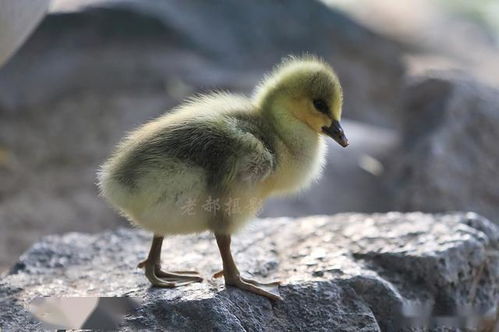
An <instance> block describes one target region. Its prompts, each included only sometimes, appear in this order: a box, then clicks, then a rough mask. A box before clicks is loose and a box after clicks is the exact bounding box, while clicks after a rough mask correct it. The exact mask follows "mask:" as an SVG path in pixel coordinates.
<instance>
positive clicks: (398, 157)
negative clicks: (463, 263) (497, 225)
mask: <svg viewBox="0 0 499 332" xmlns="http://www.w3.org/2000/svg"><path fill="white" fill-rule="evenodd" d="M403 117H404V127H403V129H402V133H403V137H402V143H401V147H400V152H399V153H394V154H393V156H394V157H392V158H391V161H390V162H389V164H391V165H393V168H392V170H393V171H389V172H387V174H388V175H389V176H390V177H391V180H392V184H393V187H394V189H395V192H396V197H397V199H396V202H395V204H396V205H395V209H397V210H409V211H411V210H422V211H427V212H441V211H449V210H458V209H466V210H472V211H476V212H477V213H480V214H482V215H484V216H485V217H487V218H490V219H491V220H493V221H495V222H498V221H499V186H498V185H497V183H499V172H498V171H497V165H499V149H498V147H497V142H499V90H496V89H492V88H489V87H486V86H484V85H481V84H479V83H478V82H476V81H473V80H471V79H469V78H466V77H463V76H456V75H452V74H450V73H444V72H440V73H438V72H435V73H432V74H429V76H425V77H420V78H419V79H416V80H415V81H414V82H413V83H412V84H411V85H410V86H409V87H408V88H407V91H406V101H405V107H404V113H403Z"/></svg>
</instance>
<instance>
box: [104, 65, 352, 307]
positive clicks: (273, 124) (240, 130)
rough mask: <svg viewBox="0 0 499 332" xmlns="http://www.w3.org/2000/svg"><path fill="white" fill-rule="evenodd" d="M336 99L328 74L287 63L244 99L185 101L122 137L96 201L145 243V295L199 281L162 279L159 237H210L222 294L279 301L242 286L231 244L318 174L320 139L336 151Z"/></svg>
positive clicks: (182, 274) (175, 275)
mask: <svg viewBox="0 0 499 332" xmlns="http://www.w3.org/2000/svg"><path fill="white" fill-rule="evenodd" d="M342 103H343V93H342V88H341V85H340V83H339V80H338V78H337V76H336V74H335V72H334V71H333V69H332V68H331V67H330V66H329V65H328V64H327V63H326V62H324V61H323V60H320V59H318V58H316V57H313V56H303V57H288V58H285V59H284V60H283V61H282V62H281V64H279V65H278V66H276V67H275V69H274V70H273V71H272V72H271V73H270V74H269V75H267V76H266V77H265V78H264V79H263V81H262V82H261V83H260V84H259V85H258V86H257V87H256V88H255V91H254V93H253V96H252V97H251V98H248V97H245V96H242V95H237V94H230V93H222V92H214V93H211V94H208V95H202V96H196V97H192V98H191V99H190V100H188V101H187V102H185V103H184V104H182V105H180V106H178V107H177V108H175V109H173V110H172V111H171V112H168V113H167V114H165V115H163V116H160V117H159V118H157V119H155V120H153V121H151V122H149V123H146V124H144V125H143V126H141V127H139V128H138V129H136V130H135V131H133V132H131V133H130V134H129V135H128V136H127V137H126V138H124V139H123V140H122V142H121V143H120V144H119V145H118V147H117V148H116V150H115V152H114V154H113V155H112V156H111V157H110V158H109V160H107V161H106V162H105V164H104V165H103V166H102V167H101V169H100V171H99V173H98V185H99V188H100V192H101V194H102V196H103V197H105V199H106V200H107V201H108V202H109V203H110V204H111V205H112V206H113V207H114V208H116V209H117V210H118V211H119V212H121V213H122V214H123V215H124V216H125V217H127V218H128V219H129V220H130V221H131V222H132V223H133V224H135V225H138V226H141V227H143V228H145V229H146V230H149V231H151V232H153V233H154V236H153V240H152V245H151V248H150V251H149V255H148V257H147V258H146V259H145V260H144V261H142V262H141V263H139V266H138V267H140V268H145V275H146V277H147V278H148V279H149V281H150V282H151V283H152V285H154V286H158V287H175V286H180V285H185V284H189V283H192V282H199V281H202V278H201V277H200V276H199V273H197V272H196V271H170V272H167V271H163V270H161V264H160V254H161V246H162V243H163V239H164V236H165V235H169V234H187V233H197V232H203V231H207V230H208V231H211V232H213V233H214V234H215V238H216V242H217V245H218V248H219V251H220V255H221V257H222V263H223V271H220V272H219V273H217V274H215V275H214V276H215V277H216V276H222V275H223V276H224V279H225V284H226V285H229V286H234V287H238V288H240V289H243V290H246V291H249V292H253V293H256V294H259V295H263V296H266V297H268V298H271V299H278V298H279V297H278V296H277V295H275V294H273V293H271V292H268V291H266V290H264V289H263V288H262V287H261V286H265V285H271V286H275V285H278V283H267V284H263V283H259V282H257V281H254V280H250V279H247V278H243V277H242V276H241V275H240V273H239V270H238V269H237V267H236V264H235V262H234V259H233V257H232V254H231V249H230V244H231V235H232V234H234V233H235V232H236V231H237V230H239V229H240V228H241V227H242V226H243V225H244V224H245V223H246V222H247V221H248V220H250V219H251V218H253V217H254V216H255V215H256V214H257V213H258V211H259V210H260V208H261V206H262V204H263V202H264V200H265V199H266V198H267V197H270V196H274V195H283V194H289V193H294V192H297V191H299V190H301V189H304V188H305V187H307V186H308V185H310V184H311V183H312V182H313V180H314V179H317V178H318V177H319V175H320V173H321V169H322V167H323V165H324V160H325V153H326V147H325V142H324V140H323V135H327V136H329V137H331V138H333V139H334V140H335V141H336V142H338V143H339V144H340V145H341V146H343V147H346V146H347V145H348V141H347V139H346V137H345V135H344V132H343V130H342V128H341V126H340V118H341V112H342Z"/></svg>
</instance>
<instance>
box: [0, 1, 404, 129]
mask: <svg viewBox="0 0 499 332" xmlns="http://www.w3.org/2000/svg"><path fill="white" fill-rule="evenodd" d="M89 3H90V4H91V6H89ZM276 20H278V22H279V24H276ZM302 53H312V54H317V55H319V56H322V57H324V58H325V59H326V60H328V61H329V62H331V63H332V64H333V65H334V66H335V68H336V69H337V71H338V73H339V76H340V77H341V80H342V82H343V85H344V89H345V114H347V116H348V117H351V118H353V119H364V120H367V121H368V122H370V123H372V124H382V125H389V124H393V122H392V118H393V116H394V114H395V110H396V109H397V107H398V102H399V100H400V98H399V96H400V93H399V92H400V91H401V87H402V84H401V83H402V82H403V74H404V67H403V64H402V59H401V50H400V48H399V46H398V45H397V44H396V43H394V42H391V41H390V40H387V39H386V38H383V37H382V36H380V35H377V34H375V33H373V32H371V31H370V30H368V29H366V28H364V27H363V26H361V25H359V24H358V23H356V22H355V21H353V20H351V19H350V18H349V17H347V16H346V15H345V14H343V13H341V12H340V11H338V10H335V9H332V8H330V7H328V6H326V5H325V4H323V3H322V2H320V1H316V0H314V1H306V2H303V1H299V0H292V1H286V2H280V1H270V0H266V1H262V2H261V3H259V4H258V5H257V6H256V5H254V4H253V3H245V2H241V1H237V0H217V1H212V2H210V3H209V4H208V3H205V2H203V1H199V0H189V1H182V0H175V1H126V0H118V1H116V0H92V1H90V2H89V1H72V3H71V4H65V3H64V2H60V3H56V4H55V5H54V6H53V8H52V10H51V13H50V15H48V16H47V17H46V18H45V19H44V21H43V22H42V24H41V25H40V26H39V28H38V29H37V30H36V31H35V34H34V35H33V36H31V38H30V39H29V41H28V42H27V43H26V44H25V45H24V46H23V48H22V49H21V51H20V52H19V54H17V55H16V57H14V58H13V59H12V60H11V62H10V63H9V65H8V66H6V67H5V68H3V69H2V70H1V71H0V107H3V108H6V109H13V108H18V107H20V106H22V105H33V104H40V103H47V102H50V101H52V100H54V99H57V98H60V97H61V96H64V95H67V94H75V93H76V94H78V93H81V91H91V92H92V93H97V94H100V95H107V94H108V93H109V92H114V91H123V90H132V91H134V90H137V89H140V90H145V89H146V90H149V89H156V91H157V90H160V91H161V92H164V88H165V87H167V89H168V88H172V89H175V87H176V85H177V82H176V81H178V80H180V81H181V82H183V83H184V84H186V85H191V86H194V87H195V89H197V90H199V89H207V88H218V89H222V88H231V87H236V88H239V89H241V90H243V91H245V92H248V91H249V90H251V88H252V87H253V86H254V84H255V83H256V80H258V79H260V77H261V74H262V73H263V72H264V71H267V70H269V69H270V68H271V67H272V66H273V65H274V64H275V63H277V62H279V61H280V59H281V58H282V57H283V56H286V55H289V54H302ZM35 55H36V56H35ZM381 78H382V79H381ZM47 82H51V84H46V83H47Z"/></svg>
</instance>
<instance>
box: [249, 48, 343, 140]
mask: <svg viewBox="0 0 499 332" xmlns="http://www.w3.org/2000/svg"><path fill="white" fill-rule="evenodd" d="M254 100H255V103H256V104H257V106H258V107H259V108H260V109H261V110H262V112H264V113H269V114H272V116H273V117H274V118H276V121H280V122H283V123H286V122H293V121H300V122H302V123H304V124H305V125H306V126H308V127H309V128H310V129H312V130H314V131H315V132H317V133H320V134H325V135H328V136H329V137H331V138H333V139H334V140H335V141H336V142H338V143H339V144H340V145H341V146H343V147H346V146H347V145H348V140H347V139H346V137H345V134H344V132H343V129H342V128H341V126H340V120H341V110H342V105H343V92H342V89H341V85H340V82H339V80H338V77H337V76H336V74H335V72H334V71H333V69H332V68H331V67H330V66H329V65H328V64H327V63H325V62H324V61H322V60H320V59H318V58H316V57H313V56H304V57H288V58H286V59H284V60H283V61H282V63H281V64H280V65H278V66H277V67H276V68H275V69H274V70H273V71H272V72H271V73H270V75H268V76H266V78H265V79H264V80H263V81H262V83H261V84H260V85H259V86H258V87H257V88H256V90H255V94H254Z"/></svg>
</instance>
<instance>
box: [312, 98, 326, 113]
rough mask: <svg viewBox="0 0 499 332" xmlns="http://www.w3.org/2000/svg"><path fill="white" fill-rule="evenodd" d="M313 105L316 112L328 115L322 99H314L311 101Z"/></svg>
mask: <svg viewBox="0 0 499 332" xmlns="http://www.w3.org/2000/svg"><path fill="white" fill-rule="evenodd" d="M312 102H313V103H314V107H315V109H316V110H318V111H319V112H321V113H324V114H328V113H329V107H328V106H327V104H326V102H325V101H324V100H322V99H314V100H313V101H312Z"/></svg>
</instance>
